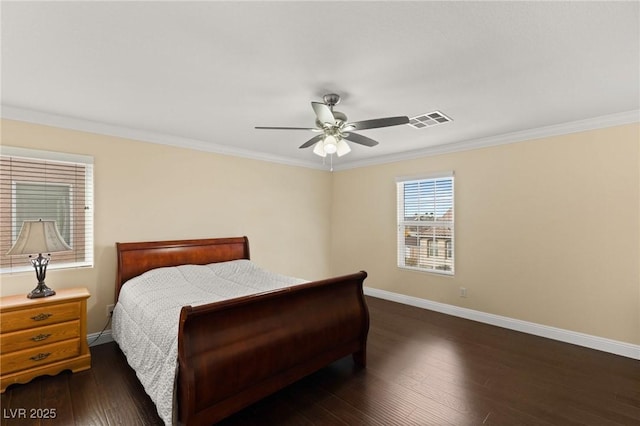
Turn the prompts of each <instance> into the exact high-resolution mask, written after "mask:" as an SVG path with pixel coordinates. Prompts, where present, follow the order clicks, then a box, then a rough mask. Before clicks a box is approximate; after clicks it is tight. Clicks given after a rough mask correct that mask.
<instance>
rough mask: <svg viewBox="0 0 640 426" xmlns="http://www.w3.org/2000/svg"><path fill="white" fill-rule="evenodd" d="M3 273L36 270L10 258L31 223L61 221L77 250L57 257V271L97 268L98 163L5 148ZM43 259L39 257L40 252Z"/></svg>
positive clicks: (0, 165)
mask: <svg viewBox="0 0 640 426" xmlns="http://www.w3.org/2000/svg"><path fill="white" fill-rule="evenodd" d="M1 149H2V150H1V151H0V191H1V195H2V198H1V201H0V210H1V215H0V271H1V272H17V271H27V270H32V269H33V267H32V266H31V264H30V263H29V262H28V261H27V260H26V259H25V258H24V257H21V256H7V255H6V253H7V251H9V249H10V248H11V246H12V245H13V243H14V242H15V240H16V239H17V238H18V235H19V233H20V229H21V228H22V223H23V222H24V221H25V220H38V219H45V220H55V221H56V225H57V226H58V230H59V231H60V235H62V238H63V239H64V240H65V242H66V243H67V244H69V245H70V246H71V248H72V250H71V251H68V252H60V253H51V260H52V262H51V264H50V267H51V268H55V269H58V268H69V267H78V266H93V158H91V157H86V156H81V155H72V154H61V153H56V152H47V151H35V150H28V149H21V148H12V147H6V146H3V147H1ZM34 254H37V253H34Z"/></svg>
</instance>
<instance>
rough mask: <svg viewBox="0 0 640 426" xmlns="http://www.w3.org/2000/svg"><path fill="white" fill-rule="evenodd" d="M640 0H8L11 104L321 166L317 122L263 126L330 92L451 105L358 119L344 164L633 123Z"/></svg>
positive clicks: (358, 105)
mask: <svg viewBox="0 0 640 426" xmlns="http://www.w3.org/2000/svg"><path fill="white" fill-rule="evenodd" d="M639 6H640V3H639V2H637V1H631V2H611V1H604V2H516V1H512V2H435V1H429V2H427V1H425V2H400V1H386V2H363V1H352V2H342V1H339V2H328V1H325V2H306V1H305V2H178V1H174V2H160V1H156V2H149V1H146V2H96V1H84V2H7V1H2V5H1V7H2V8H1V10H0V12H1V19H2V22H1V23H2V33H1V35H2V86H1V89H2V106H3V109H2V111H3V112H2V115H3V116H4V117H8V118H17V119H24V120H27V121H39V122H45V123H54V124H59V125H63V126H66V127H71V128H74V127H75V128H84V129H88V130H91V131H96V132H100V133H109V134H118V135H121V136H128V137H134V138H138V139H143V140H151V141H156V142H161V143H169V144H183V145H185V146H191V147H195V148H198V149H205V150H211V151H214V152H228V153H234V154H238V155H245V156H250V157H251V156H254V157H257V158H265V159H270V160H274V161H280V162H285V163H290V164H299V165H304V166H309V167H322V159H320V158H319V157H317V156H315V155H313V153H312V151H311V149H304V150H301V149H298V146H299V145H301V144H302V143H304V142H305V141H306V140H308V139H310V138H311V137H312V136H314V134H313V133H311V132H307V131H284V130H283V131H276V130H256V129H254V126H294V127H313V126H314V119H315V116H314V113H313V110H312V109H311V106H310V101H312V100H313V101H321V100H322V95H323V94H325V93H330V92H336V93H338V94H340V95H341V96H342V98H343V99H342V102H341V103H340V105H339V106H338V107H337V108H336V109H337V110H340V111H342V112H344V113H346V114H347V116H348V117H349V120H350V121H359V120H365V119H371V118H380V117H386V116H395V115H407V116H409V117H411V116H416V115H419V114H423V113H426V112H430V111H433V110H439V111H441V112H443V113H444V114H447V115H448V116H450V117H451V118H452V119H453V122H451V123H447V124H444V125H441V126H437V127H433V128H426V129H421V130H416V129H414V128H411V127H409V126H408V125H403V126H396V127H390V128H385V129H371V130H364V131H362V134H363V135H365V136H368V137H370V138H373V139H376V140H378V141H379V142H380V144H379V145H378V146H376V147H373V148H367V147H362V146H353V151H352V152H351V153H350V154H349V155H347V156H344V157H341V158H339V159H335V160H334V164H335V165H336V167H340V166H342V167H349V166H351V167H355V166H357V165H364V164H370V163H372V162H379V161H389V160H390V159H394V158H406V157H407V156H410V155H418V154H424V153H428V152H432V151H433V152H435V151H437V150H447V149H448V148H454V147H461V146H467V145H465V144H468V145H469V146H471V145H473V144H474V143H475V142H477V141H485V140H489V141H491V140H493V141H498V140H507V141H510V140H513V139H514V138H517V136H518V135H523V134H535V132H533V133H531V132H530V131H531V130H532V129H540V128H543V129H545V128H550V127H549V126H551V128H554V126H555V127H557V126H558V125H561V124H562V123H573V122H576V121H579V122H581V123H583V122H584V121H583V120H587V121H588V119H593V118H599V119H600V120H602V119H603V117H605V116H606V117H608V118H612V117H613V118H612V121H611V120H609V121H611V122H613V123H615V122H616V121H620V118H621V117H622V120H623V121H624V120H629V117H632V121H634V120H636V119H637V118H633V117H637V112H638V110H639V109H640V85H639V81H640V8H639ZM606 117H605V118H606ZM604 121H605V122H607V120H606V119H605V120H604ZM523 132H524V133H523ZM527 132H529V133H527ZM501 135H502V139H501ZM504 135H507V136H506V137H505V136H504ZM352 145H353V144H352ZM430 150H431V151H430Z"/></svg>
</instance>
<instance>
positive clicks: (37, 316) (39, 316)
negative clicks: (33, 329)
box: [31, 314, 53, 321]
mask: <svg viewBox="0 0 640 426" xmlns="http://www.w3.org/2000/svg"><path fill="white" fill-rule="evenodd" d="M50 316H53V314H38V315H36V316H35V317H31V319H32V320H34V321H43V320H46V319H47V318H49V317H50Z"/></svg>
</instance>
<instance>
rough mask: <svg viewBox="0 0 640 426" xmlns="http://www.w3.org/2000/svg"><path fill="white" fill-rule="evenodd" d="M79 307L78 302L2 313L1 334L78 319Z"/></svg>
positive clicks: (0, 321)
mask: <svg viewBox="0 0 640 426" xmlns="http://www.w3.org/2000/svg"><path fill="white" fill-rule="evenodd" d="M80 307H81V303H80V302H68V303H61V304H58V305H51V306H41V307H38V308H31V309H23V310H20V311H15V312H3V313H2V314H0V329H1V330H2V333H7V332H9V331H15V330H23V329H25V328H32V327H42V326H43V325H48V324H55V323H59V322H64V321H70V320H75V319H78V318H80Z"/></svg>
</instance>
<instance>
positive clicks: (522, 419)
mask: <svg viewBox="0 0 640 426" xmlns="http://www.w3.org/2000/svg"><path fill="white" fill-rule="evenodd" d="M367 300H368V303H369V310H370V314H371V329H370V331H369V343H368V366H367V368H366V369H365V370H356V369H354V368H353V362H352V360H351V358H350V357H348V358H345V359H342V360H340V361H338V362H335V363H333V364H331V365H330V366H328V367H326V368H324V369H322V370H320V371H318V372H317V373H315V374H312V375H311V376H309V377H307V378H305V379H303V380H301V381H299V382H297V383H295V384H293V385H291V386H289V387H288V388H286V389H284V390H282V391H280V392H278V393H276V394H274V395H272V396H270V397H268V398H266V399H264V400H262V401H260V402H258V403H256V404H254V405H252V406H251V407H248V408H247V409H245V410H243V411H241V412H239V413H237V414H236V415H234V416H232V417H230V418H228V419H226V420H225V421H223V422H222V423H221V424H223V425H295V426H298V425H385V426H386V425H578V424H580V425H597V426H603V425H636V426H637V425H639V424H640V361H637V360H632V359H629V358H624V357H620V356H616V355H611V354H607V353H604V352H599V351H595V350H591V349H586V348H582V347H578V346H573V345H569V344H565V343H560V342H555V341H552V340H547V339H544V338H539V337H535V336H530V335H526V334H523V333H518V332H514V331H510V330H506V329H501V328H498V327H493V326H489V325H485V324H481V323H476V322H473V321H468V320H464V319H460V318H455V317H450V316H447V315H443V314H439V313H435V312H431V311H426V310H422V309H418V308H413V307H410V306H405V305H400V304H396V303H393V302H388V301H384V300H380V299H375V298H370V297H369V298H368V299H367ZM91 353H92V357H93V360H92V361H93V362H92V365H93V367H92V369H91V370H89V371H86V372H81V373H77V374H71V373H68V372H65V373H61V374H59V375H57V376H55V377H41V378H38V379H35V380H33V381H32V382H31V383H28V384H25V385H14V386H12V387H10V388H9V389H8V390H7V392H5V394H3V395H2V399H1V403H2V422H1V424H2V426H9V425H77V426H91V425H127V426H129V425H144V426H152V425H161V424H162V422H161V420H160V419H159V417H158V416H157V414H156V412H155V407H154V405H153V403H152V402H151V400H150V399H149V398H148V397H147V395H146V394H145V393H144V390H143V389H142V386H141V385H140V383H139V382H138V380H137V378H136V377H135V373H134V372H133V371H132V370H131V369H130V368H129V366H128V365H127V363H126V360H125V359H124V355H123V354H122V352H120V350H119V349H118V347H117V345H116V344H115V343H108V344H104V345H100V346H96V347H93V348H91ZM38 408H40V409H55V413H56V418H55V419H48V420H44V419H35V418H16V416H17V414H18V413H20V411H16V410H19V409H25V410H26V415H27V417H29V415H30V414H31V409H38ZM34 414H38V413H35V412H34ZM40 414H44V412H41V413H40Z"/></svg>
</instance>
